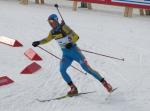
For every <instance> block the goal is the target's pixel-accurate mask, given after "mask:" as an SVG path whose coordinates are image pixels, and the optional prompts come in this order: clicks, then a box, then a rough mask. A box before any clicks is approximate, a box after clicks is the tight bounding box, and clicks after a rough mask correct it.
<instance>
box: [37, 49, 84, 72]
mask: <svg viewBox="0 0 150 111" xmlns="http://www.w3.org/2000/svg"><path fill="white" fill-rule="evenodd" d="M37 47H38V48H40V49H41V50H43V51H45V52H47V53H48V54H50V55H52V56H53V57H55V58H57V59H59V60H61V59H60V58H59V57H57V56H56V55H54V54H53V53H51V52H49V51H47V50H46V49H44V48H42V47H40V46H37ZM71 67H72V68H74V69H76V70H78V71H79V72H81V73H83V74H85V75H86V73H84V72H82V71H81V70H79V69H78V68H76V67H74V66H73V65H71Z"/></svg>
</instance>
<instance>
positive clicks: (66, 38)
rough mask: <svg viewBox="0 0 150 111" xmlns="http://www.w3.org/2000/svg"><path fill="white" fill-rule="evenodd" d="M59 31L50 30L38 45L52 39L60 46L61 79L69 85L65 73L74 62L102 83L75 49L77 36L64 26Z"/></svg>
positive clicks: (69, 80)
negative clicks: (68, 46)
mask: <svg viewBox="0 0 150 111" xmlns="http://www.w3.org/2000/svg"><path fill="white" fill-rule="evenodd" d="M60 29H61V30H60V31H57V32H55V30H54V29H52V30H51V31H50V33H49V35H48V37H46V38H44V39H42V40H40V44H45V43H48V42H49V41H51V40H52V39H55V40H56V41H57V42H58V44H59V45H60V47H61V49H62V52H63V54H62V60H61V62H60V72H61V75H62V77H63V79H64V80H65V81H66V82H67V83H70V82H72V80H71V78H70V76H69V75H68V73H67V68H68V67H69V66H70V65H71V63H72V62H73V61H74V60H75V61H76V62H78V63H79V64H80V65H81V67H82V68H83V69H84V70H85V71H86V72H87V73H89V74H91V75H92V76H93V77H95V78H96V79H97V80H99V81H102V80H103V77H101V75H100V74H99V73H98V72H97V71H95V70H93V69H92V68H91V67H90V66H89V65H88V63H87V61H86V59H85V57H84V56H83V54H82V53H81V51H80V49H79V48H78V47H77V45H76V42H77V40H78V39H79V37H78V35H77V34H76V33H75V32H74V31H73V30H72V29H71V28H70V27H68V26H67V25H66V24H63V25H61V28H60ZM68 43H71V47H70V48H66V47H65V46H66V44H68Z"/></svg>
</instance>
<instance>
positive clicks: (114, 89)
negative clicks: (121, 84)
mask: <svg viewBox="0 0 150 111" xmlns="http://www.w3.org/2000/svg"><path fill="white" fill-rule="evenodd" d="M117 89H118V88H117V87H116V88H113V89H112V92H110V93H109V95H108V96H107V97H106V98H105V100H106V101H107V100H108V99H109V98H110V97H111V94H112V93H113V92H114V91H116V90H117Z"/></svg>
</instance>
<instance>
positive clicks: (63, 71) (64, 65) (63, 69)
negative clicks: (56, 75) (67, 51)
mask: <svg viewBox="0 0 150 111" xmlns="http://www.w3.org/2000/svg"><path fill="white" fill-rule="evenodd" d="M72 61H73V59H71V58H69V57H66V56H63V59H62V60H61V62H60V72H61V75H62V77H63V79H64V80H65V81H66V82H67V84H68V85H69V86H70V88H71V90H70V91H69V92H68V95H69V96H71V95H73V94H77V93H78V90H77V88H76V86H75V85H74V84H73V82H72V80H71V78H70V76H69V75H68V73H67V69H68V67H69V66H70V65H71V63H72Z"/></svg>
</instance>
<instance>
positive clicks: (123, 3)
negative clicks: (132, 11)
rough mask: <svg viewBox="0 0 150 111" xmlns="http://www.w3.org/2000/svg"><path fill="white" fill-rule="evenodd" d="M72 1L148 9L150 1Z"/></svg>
mask: <svg viewBox="0 0 150 111" xmlns="http://www.w3.org/2000/svg"><path fill="white" fill-rule="evenodd" d="M73 1H82V2H90V3H99V4H106V5H116V6H128V7H133V8H143V9H150V0H73Z"/></svg>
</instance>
